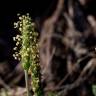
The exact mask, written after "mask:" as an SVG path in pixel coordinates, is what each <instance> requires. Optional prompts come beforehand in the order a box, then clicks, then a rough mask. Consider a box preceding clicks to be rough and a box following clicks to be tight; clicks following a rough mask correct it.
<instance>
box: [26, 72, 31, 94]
mask: <svg viewBox="0 0 96 96" xmlns="http://www.w3.org/2000/svg"><path fill="white" fill-rule="evenodd" d="M25 83H26V90H27V96H30V91H29V83H28V71H27V70H25Z"/></svg>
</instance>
